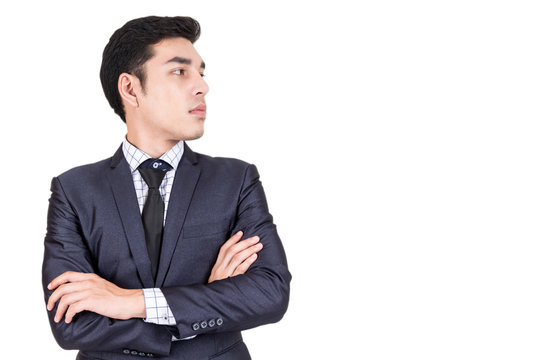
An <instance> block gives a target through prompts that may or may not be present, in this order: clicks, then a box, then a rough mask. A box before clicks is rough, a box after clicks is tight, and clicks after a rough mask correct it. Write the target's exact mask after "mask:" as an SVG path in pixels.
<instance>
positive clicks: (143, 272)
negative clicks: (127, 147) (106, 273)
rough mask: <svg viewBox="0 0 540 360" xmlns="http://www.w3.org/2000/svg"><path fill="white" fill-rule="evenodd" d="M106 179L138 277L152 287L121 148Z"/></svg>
mask: <svg viewBox="0 0 540 360" xmlns="http://www.w3.org/2000/svg"><path fill="white" fill-rule="evenodd" d="M108 178H109V182H110V184H111V188H112V192H113V195H114V201H115V202H116V207H117V209H118V212H119V213H120V218H121V219H122V225H123V227H124V232H125V234H126V237H127V242H128V244H129V248H130V250H131V253H132V254H133V261H134V262H135V265H136V266H137V271H138V273H139V277H140V279H141V281H142V283H143V286H144V287H145V288H151V287H154V280H153V278H152V269H151V265H150V258H149V257H148V251H147V250H146V241H145V238H144V228H143V224H142V220H141V212H140V210H139V206H138V202H137V194H136V193H135V187H134V186H133V177H132V176H131V170H130V168H129V165H128V163H127V161H125V159H124V154H123V152H122V146H120V148H119V149H118V151H117V152H116V153H115V154H114V156H113V158H112V160H111V171H109V173H108Z"/></svg>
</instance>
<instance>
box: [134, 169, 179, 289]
mask: <svg viewBox="0 0 540 360" xmlns="http://www.w3.org/2000/svg"><path fill="white" fill-rule="evenodd" d="M170 168H171V166H170V165H169V164H167V163H166V162H165V161H163V160H160V159H148V160H146V161H144V162H143V163H142V164H141V165H139V172H140V173H141V176H142V178H143V179H144V181H145V182H146V184H147V185H148V197H147V198H146V202H145V203H144V208H143V212H142V220H143V225H144V235H145V238H146V248H147V249H148V255H149V256H150V262H151V264H152V276H153V277H154V280H155V279H156V274H157V270H158V266H159V254H160V253H161V239H162V236H163V217H164V215H165V204H164V203H163V199H162V198H161V194H160V193H159V187H160V185H161V181H162V180H163V177H164V176H165V173H166V172H167V171H168V170H169V169H170Z"/></svg>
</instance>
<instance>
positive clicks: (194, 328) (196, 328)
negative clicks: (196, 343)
mask: <svg viewBox="0 0 540 360" xmlns="http://www.w3.org/2000/svg"><path fill="white" fill-rule="evenodd" d="M199 327H200V326H199V323H193V324H192V325H191V328H192V329H193V330H194V331H197V330H199Z"/></svg>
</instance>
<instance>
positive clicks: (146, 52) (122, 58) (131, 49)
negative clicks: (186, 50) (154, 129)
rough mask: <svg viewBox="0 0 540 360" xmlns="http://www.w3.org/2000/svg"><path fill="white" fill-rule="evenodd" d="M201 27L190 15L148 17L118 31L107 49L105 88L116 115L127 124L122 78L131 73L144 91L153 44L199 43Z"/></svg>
mask: <svg viewBox="0 0 540 360" xmlns="http://www.w3.org/2000/svg"><path fill="white" fill-rule="evenodd" d="M200 34H201V27H200V25H199V23H198V22H197V20H195V19H192V18H190V17H186V16H173V17H168V16H165V17H161V16H148V17H143V18H139V19H134V20H131V21H128V22H127V23H126V24H124V26H122V27H121V28H120V29H118V30H116V31H115V32H114V34H112V36H111V38H110V39H109V43H108V44H107V46H105V49H104V50H103V59H102V61H101V71H100V73H99V76H100V78H101V85H102V86H103V92H104V93H105V97H106V98H107V100H108V101H109V104H110V105H111V107H112V108H113V110H114V112H115V113H116V114H118V116H120V118H121V119H122V120H123V121H124V122H126V114H125V111H124V105H123V104H122V98H121V97H120V93H119V92H118V77H119V76H120V74H122V73H129V74H132V75H135V76H136V77H137V78H139V80H140V82H141V86H142V87H143V89H144V81H145V75H146V74H145V72H144V67H143V65H144V64H145V63H146V62H147V61H148V60H149V59H151V58H152V56H154V53H153V52H152V45H154V44H157V43H158V42H160V41H161V40H163V39H166V38H173V37H182V38H185V39H188V40H189V41H190V42H191V43H194V42H195V41H197V39H198V38H199V36H200Z"/></svg>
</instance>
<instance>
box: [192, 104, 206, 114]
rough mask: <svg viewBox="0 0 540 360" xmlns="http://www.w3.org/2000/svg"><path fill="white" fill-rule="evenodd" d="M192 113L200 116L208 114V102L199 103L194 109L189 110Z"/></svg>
mask: <svg viewBox="0 0 540 360" xmlns="http://www.w3.org/2000/svg"><path fill="white" fill-rule="evenodd" d="M189 113H190V114H193V115H198V116H206V104H199V105H197V106H196V107H194V108H193V109H191V110H189Z"/></svg>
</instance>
